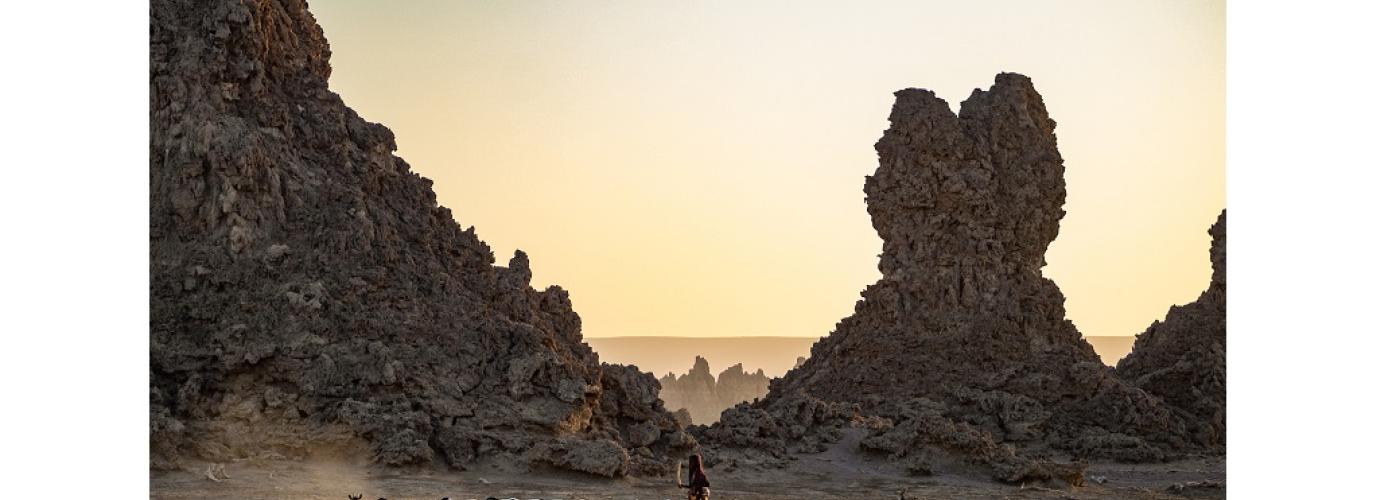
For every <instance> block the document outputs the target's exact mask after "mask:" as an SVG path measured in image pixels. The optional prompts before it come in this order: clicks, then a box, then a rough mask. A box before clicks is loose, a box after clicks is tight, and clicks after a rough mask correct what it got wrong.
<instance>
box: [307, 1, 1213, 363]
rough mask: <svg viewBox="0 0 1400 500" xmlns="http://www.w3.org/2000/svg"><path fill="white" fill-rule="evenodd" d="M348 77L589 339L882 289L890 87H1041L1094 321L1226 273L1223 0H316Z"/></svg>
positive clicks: (729, 329) (1057, 265)
mask: <svg viewBox="0 0 1400 500" xmlns="http://www.w3.org/2000/svg"><path fill="white" fill-rule="evenodd" d="M310 4H311V10H312V12H313V13H314V14H315V15H316V17H317V19H318V20H319V22H320V23H321V26H322V27H323V29H324V30H325V33H326V37H327V38H328V39H329V40H330V43H331V49H332V57H331V66H332V68H333V71H332V75H331V80H330V84H331V89H332V90H334V91H336V92H338V93H340V94H341V96H342V97H343V98H344V100H345V102H346V103H347V104H348V105H350V106H351V107H352V108H354V109H355V110H356V111H357V112H359V114H360V115H361V116H363V117H364V118H366V119H368V120H370V121H375V122H380V123H383V124H385V125H387V126H388V127H389V128H391V129H392V130H393V131H394V133H395V136H396V138H397V142H398V146H399V151H398V154H399V155H400V156H401V157H403V158H404V159H405V160H407V161H408V162H409V163H410V164H411V165H412V168H413V170H414V171H416V172H418V173H419V174H422V175H423V176H425V177H428V178H430V179H432V180H433V181H434V189H435V191H436V192H437V195H438V201H439V202H440V203H441V204H442V205H444V206H446V207H448V208H451V209H452V211H453V214H454V216H455V217H456V218H457V220H458V222H460V223H461V224H462V225H463V227H464V228H465V227H466V226H475V227H476V228H477V234H478V235H480V236H481V238H482V239H483V240H485V241H486V242H487V243H488V244H490V245H491V247H492V248H493V249H494V251H495V255H496V257H497V260H498V261H499V263H500V264H501V265H504V263H505V261H506V260H508V259H509V257H510V255H511V253H512V252H513V251H514V250H515V249H517V248H518V249H522V250H524V251H525V252H527V253H528V254H529V255H530V265H531V269H532V270H533V271H534V278H533V285H534V286H535V287H536V288H539V289H543V288H544V287H547V286H549V285H553V284H557V285H561V286H563V287H564V288H566V289H567V290H569V292H570V297H571V299H572V301H573V305H574V309H575V311H577V312H578V313H579V315H580V316H581V317H582V318H583V334H584V336H585V337H616V336H634V335H666V336H751V335H765V336H801V337H815V336H823V335H826V334H827V333H829V332H830V331H831V329H832V328H833V327H834V326H835V324H836V322H837V321H839V320H840V319H841V318H843V317H846V316H848V315H850V314H851V313H852V312H853V311H854V305H855V303H856V301H857V300H858V299H859V298H860V292H861V290H863V289H864V288H865V287H866V286H868V285H870V284H872V283H874V282H875V281H876V280H878V279H879V272H878V271H877V270H876V263H877V261H878V256H879V253H880V240H879V238H878V237H877V236H876V234H875V231H874V229H873V228H872V227H871V225H870V219H869V216H868V215H867V213H866V211H865V203H864V193H863V192H862V187H863V183H864V178H865V176H867V175H870V174H871V173H873V172H874V170H875V168H876V167H877V166H878V159H877V157H876V155H875V150H874V147H873V145H874V143H875V141H876V140H878V139H879V137H880V135H881V134H882V133H883V131H884V130H885V129H886V128H887V126H888V120H887V118H888V116H889V111H890V106H891V105H892V104H893V102H894V96H893V93H894V92H895V91H896V90H899V89H902V88H907V87H919V88H925V89H929V90H932V91H934V92H936V93H937V94H938V95H939V96H940V97H942V98H944V99H946V100H947V101H949V103H950V104H951V105H952V106H953V107H954V109H955V110H956V109H957V108H958V105H959V103H960V102H961V101H962V100H964V99H966V98H967V96H968V95H969V94H970V93H971V92H972V90H973V89H975V88H983V89H985V88H987V87H988V86H990V85H991V83H992V81H993V79H994V78H995V76H996V74H997V73H999V72H1003V71H1012V72H1017V73H1022V74H1025V75H1027V76H1030V77H1031V79H1032V80H1033V82H1034V84H1035V87H1036V89H1037V90H1038V91H1039V92H1040V94H1041V95H1042V96H1043V98H1044V100H1045V103H1046V107H1047V108H1048V109H1049V111H1050V116H1051V117H1052V118H1053V119H1054V120H1055V121H1056V122H1057V123H1058V124H1059V126H1058V128H1057V129H1056V134H1057V136H1058V139H1059V146H1060V152H1061V155H1062V156H1063V157H1064V159H1065V177H1066V184H1067V189H1068V192H1069V195H1068V200H1067V202H1066V205H1065V210H1066V212H1067V214H1066V216H1065V218H1064V220H1063V221H1061V229H1060V236H1059V238H1058V239H1057V240H1056V241H1055V242H1054V243H1052V244H1051V245H1050V250H1049V253H1048V255H1047V262H1048V265H1047V266H1046V267H1045V269H1044V273H1045V275H1046V276H1048V277H1050V278H1051V279H1053V280H1054V281H1055V282H1056V283H1057V284H1058V285H1059V287H1060V289H1061V291H1063V292H1064V295H1065V296H1066V302H1065V306H1066V309H1067V313H1068V316H1069V318H1070V319H1071V320H1073V321H1074V323H1075V324H1076V325H1077V326H1078V328H1079V330H1080V331H1081V332H1082V333H1083V334H1085V335H1094V336H1113V335H1136V334H1137V333H1139V332H1141V331H1142V330H1144V329H1145V328H1146V327H1147V326H1148V325H1149V324H1151V323H1152V321H1154V320H1159V319H1162V318H1163V317H1164V316H1165V314H1166V312H1167V309H1168V308H1169V307H1170V306H1172V305H1173V304H1185V303H1187V302H1190V301H1192V300H1194V299H1195V298H1196V296H1197V295H1199V294H1200V292H1201V291H1202V290H1204V289H1205V287H1206V285H1207V283H1208V282H1209V278H1210V262H1209V258H1208V253H1207V252H1208V248H1209V243H1210V240H1209V237H1208V236H1207V235H1206V229H1207V228H1208V227H1209V226H1210V224H1211V223H1212V222H1213V221H1214V220H1215V217H1216V215H1217V214H1219V212H1220V210H1221V209H1222V208H1224V207H1225V19H1224V17H1225V10H1224V2H1223V1H1202V0H1135V1H1131V2H1124V1H1121V0H1104V1H1069V0H1065V1H1039V0H1032V1H965V2H956V3H955V2H930V1H919V2H820V1H813V2H801V3H796V2H765V1H756V2H749V1H742V2H741V1H724V2H679V1H674V2H672V1H665V2H663V1H609V2H601V1H600V2H562V1H560V2H544V1H513V2H484V1H483V2H435V1H403V0H401V1H395V2H380V1H371V0H311V1H310Z"/></svg>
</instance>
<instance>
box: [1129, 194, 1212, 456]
mask: <svg viewBox="0 0 1400 500" xmlns="http://www.w3.org/2000/svg"><path fill="white" fill-rule="evenodd" d="M1210 236H1211V244H1210V264H1211V269H1212V272H1211V277H1210V286H1209V287H1208V288H1206V290H1205V291H1204V292H1202V293H1201V296H1200V297H1199V298H1197V299H1196V301H1195V302H1192V303H1190V304H1186V305H1184V306H1173V307H1172V308H1171V310H1170V311H1168V312H1167V317H1166V319H1165V320H1164V321H1160V322H1155V321H1154V322H1153V323H1152V326H1150V327H1148V328H1147V331H1144V332H1142V334H1140V335H1138V337H1137V340H1136V341H1135V342H1134V343H1133V351H1132V352H1131V353H1129V354H1128V356H1127V357H1125V358H1123V360H1122V361H1120V362H1119V363H1118V368H1117V372H1118V375H1119V376H1121V377H1122V378H1123V379H1125V380H1127V381H1129V382H1132V383H1133V384H1135V385H1137V386H1138V387H1141V388H1143V389H1144V390H1146V391H1147V392H1150V393H1152V394H1153V395H1156V396H1158V397H1161V398H1162V399H1163V400H1165V401H1166V402H1167V403H1168V404H1170V405H1171V406H1172V407H1173V408H1175V409H1178V410H1179V411H1182V412H1185V413H1187V414H1189V415H1191V416H1192V417H1194V418H1192V419H1189V420H1188V421H1189V422H1190V425H1191V431H1192V437H1193V439H1194V440H1195V441H1196V442H1198V443H1201V444H1204V445H1207V446H1210V447H1213V448H1219V449H1220V450H1224V447H1225V212H1224V211H1221V212H1220V217H1219V218H1217V219H1216V221H1215V224H1214V225H1212V226H1211V227H1210Z"/></svg>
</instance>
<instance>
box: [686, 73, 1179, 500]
mask: <svg viewBox="0 0 1400 500" xmlns="http://www.w3.org/2000/svg"><path fill="white" fill-rule="evenodd" d="M895 97H896V99H895V104H894V107H893V109H892V111H891V113H890V128H889V129H888V130H886V131H885V134H884V136H883V137H882V138H881V139H880V140H879V142H877V143H876V145H875V149H876V151H877V153H878V154H879V159H880V161H879V163H880V165H879V168H878V169H876V171H875V173H874V175H872V176H870V177H868V178H867V179H866V183H865V193H866V202H867V206H868V211H869V213H870V216H871V221H872V222H873V224H874V226H875V230H876V232H877V233H878V234H879V235H880V237H881V238H882V239H883V240H884V248H883V252H882V254H881V256H880V263H879V268H880V271H881V273H882V275H883V277H882V278H881V279H880V280H879V281H878V282H877V283H875V284H873V285H871V286H870V287H868V288H867V289H866V290H865V291H864V292H863V293H862V300H861V301H860V302H858V303H857V304H856V308H855V313H854V314H853V315H852V316H850V317H848V318H846V319H844V320H842V321H841V322H840V323H839V324H837V326H836V329H835V330H834V331H833V332H832V333H831V334H830V335H829V336H827V337H825V338H823V339H821V340H820V341H818V342H817V344H816V345H814V346H813V348H812V355H811V357H810V359H808V360H807V361H806V362H804V363H802V364H801V365H800V366H798V367H796V368H795V369H793V371H791V372H789V373H788V374H787V375H786V376H784V377H782V378H779V379H776V380H774V381H773V383H772V385H771V387H770V389H771V392H770V394H769V395H768V396H767V397H766V398H765V400H763V401H762V402H760V403H759V404H757V405H753V406H751V407H747V406H741V407H740V408H736V409H735V410H731V411H727V412H725V413H724V415H723V418H722V419H721V421H720V422H719V423H718V424H717V425H716V426H713V427H709V428H702V429H699V430H698V431H697V432H698V433H699V435H700V436H701V437H702V442H704V443H705V444H706V445H707V446H712V447H715V446H718V447H726V446H731V447H732V446H741V445H736V444H735V443H739V442H742V441H753V440H754V436H765V435H775V434H777V435H784V436H783V437H785V438H786V439H787V440H788V442H789V443H792V442H796V443H802V444H803V445H804V446H803V447H807V448H810V447H812V446H816V447H821V446H823V443H831V442H834V441H832V436H830V435H829V433H827V434H828V435H825V436H823V435H821V434H820V433H818V434H813V433H812V432H811V430H810V429H811V427H810V426H802V428H800V429H796V430H793V429H786V430H784V429H776V430H775V429H763V428H762V426H757V427H756V426H755V425H754V424H753V422H764V421H766V420H767V419H770V417H771V419H772V420H774V421H777V422H779V424H778V425H779V427H781V426H782V425H783V424H782V422H784V421H786V420H790V419H791V418H793V417H792V416H791V415H790V414H789V415H782V416H774V415H772V413H774V412H780V411H788V412H789V413H790V410H789V409H790V408H792V407H793V404H792V403H791V402H792V401H807V400H809V399H815V400H818V401H821V402H824V403H827V404H837V403H840V404H848V405H854V406H853V407H852V409H851V410H849V412H848V411H847V410H844V409H843V410H842V411H840V412H835V413H834V414H835V415H836V418H847V417H846V416H845V414H846V413H853V414H856V415H858V416H859V417H858V418H854V419H851V420H852V421H853V422H854V421H859V422H860V423H861V425H862V426H863V427H865V428H866V429H867V437H866V438H864V440H863V442H862V445H863V446H865V447H866V448H868V449H874V450H883V451H887V452H890V453H891V454H892V455H894V456H896V457H900V458H901V459H905V460H907V461H908V462H909V463H910V464H911V469H915V470H919V469H927V467H928V466H927V464H928V463H931V460H932V457H930V456H927V454H928V453H930V452H933V451H936V452H938V453H943V452H953V453H956V454H959V455H961V456H964V457H968V459H969V461H971V462H974V463H979V464H984V465H988V466H990V467H991V468H992V469H993V471H994V475H995V476H996V477H998V478H1001V479H1004V480H1008V481H1019V480H1024V479H1028V478H1031V479H1034V478H1043V479H1044V478H1053V477H1062V476H1065V475H1071V476H1072V475H1073V474H1072V471H1070V472H1066V471H1065V470H1062V468H1061V467H1059V466H1058V465H1057V464H1053V463H1050V462H1044V461H1034V460H1029V459H1026V458H1023V454H1018V453H1017V452H1015V451H1014V450H1016V449H1019V450H1021V451H1022V452H1025V451H1027V450H1029V451H1031V452H1033V453H1034V454H1037V455H1045V454H1048V453H1059V454H1068V455H1070V456H1072V457H1098V458H1111V459H1119V460H1160V459H1163V458H1167V457H1169V456H1173V455H1174V454H1176V453H1177V452H1179V451H1180V450H1185V449H1190V448H1191V447H1192V443H1191V442H1190V441H1189V436H1188V431H1187V424H1186V422H1185V421H1184V419H1183V416H1182V415H1181V414H1179V413H1178V412H1174V411H1173V410H1172V409H1171V408H1169V407H1168V405H1166V404H1165V403H1164V402H1163V401H1162V400H1161V399H1159V398H1157V397H1154V396H1151V395H1149V394H1148V393H1146V392H1144V391H1143V390H1141V389H1138V388H1136V387H1133V386H1131V385H1129V384H1126V383H1124V382H1123V381H1121V380H1119V379H1117V378H1116V377H1114V376H1113V375H1112V373H1111V371H1110V369H1108V368H1107V367H1105V366H1104V365H1103V364H1102V363H1101V362H1100V360H1099V357H1098V356H1097V355H1096V354H1095V353H1094V350H1093V349H1092V348H1091V347H1090V345H1089V344H1088V343H1087V342H1085V340H1084V338H1083V337H1082V336H1081V335H1080V333H1079V332H1078V331H1077V330H1076V329H1075V327H1074V325H1073V324H1072V323H1071V322H1070V321H1068V320H1067V319H1065V314H1064V307H1063V303H1064V297H1063V296H1062V295H1061V294H1060V291H1059V289H1058V287H1056V286H1055V284H1054V283H1053V282H1051V281H1050V280H1049V279H1047V278H1045V277H1044V276H1042V275H1041V271H1040V269H1041V267H1043V266H1044V265H1045V250H1046V248H1047V247H1048V245H1049V244H1050V242H1051V241H1052V240H1054V238H1055V236H1056V235H1057V234H1058V232H1059V220H1060V218H1061V217H1062V216H1063V215H1064V211H1063V209H1062V208H1061V207H1062V205H1063V204H1064V200H1065V184H1064V165H1063V160H1062V159H1061V157H1060V154H1059V152H1058V150H1057V147H1056V139H1055V134H1054V129H1055V122H1054V121H1053V120H1051V119H1050V117H1049V115H1048V113H1047V112H1046V109H1045V106H1044V104H1043V102H1042V100H1041V97H1040V95H1039V94H1038V93H1037V92H1036V91H1035V89H1034V88H1033V87H1032V85H1031V81H1030V79H1029V78H1026V77H1024V76H1021V75H1017V74H1009V73H1003V74H1000V75H998V76H997V78H996V82H995V85H993V86H992V87H991V88H990V89H989V90H987V91H982V90H980V89H979V90H976V91H974V92H973V93H972V96H971V97H969V98H968V99H967V100H966V101H964V102H963V103H962V107H961V110H960V112H959V113H957V114H954V113H953V112H952V110H951V109H950V108H949V106H948V103H947V102H945V101H944V100H942V99H940V98H938V97H936V96H935V95H934V94H933V93H932V92H929V91H926V90H919V89H905V90H901V91H899V92H897V93H896V94H895ZM803 404H805V405H807V406H812V404H811V403H803ZM765 412H767V413H769V415H762V413H765ZM890 433H894V435H895V436H897V437H896V438H891V437H890V436H891V434H890ZM735 436H742V439H735ZM1009 444H1014V445H1015V448H1014V449H1012V448H1007V447H1006V445H1009Z"/></svg>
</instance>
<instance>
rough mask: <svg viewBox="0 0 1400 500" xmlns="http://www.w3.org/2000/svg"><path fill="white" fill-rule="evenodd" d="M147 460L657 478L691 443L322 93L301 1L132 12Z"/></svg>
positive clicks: (315, 37)
mask: <svg viewBox="0 0 1400 500" xmlns="http://www.w3.org/2000/svg"><path fill="white" fill-rule="evenodd" d="M150 12H151V19H150V21H151V26H150V36H151V68H150V106H151V108H150V109H151V110H150V113H151V114H150V127H151V129H150V134H151V150H150V154H151V164H150V176H151V179H150V181H151V183H150V186H151V190H150V237H151V269H150V273H151V288H150V301H151V325H150V326H151V332H150V340H151V365H150V379H151V384H150V412H151V447H152V448H151V449H152V452H151V453H152V454H151V460H152V465H153V466H155V467H173V466H175V465H176V464H177V462H178V460H179V459H180V458H182V457H198V458H201V459H207V460H216V461H223V460H230V459H234V458H241V457H253V456H269V455H282V456H306V455H311V454H316V453H333V452H341V453H352V454H360V455H367V456H371V457H373V458H374V459H375V460H376V461H378V462H381V463H384V464H389V465H404V464H416V463H427V462H439V461H440V462H445V463H447V464H448V465H452V466H462V465H465V464H466V463H468V462H471V461H472V460H474V459H476V458H477V457H478V456H482V455H489V454H509V455H511V456H529V457H530V458H531V459H533V460H535V461H538V462H541V463H547V464H553V465H557V466H561V467H568V468H573V469H578V470H583V471H587V472H592V473H596V474H602V475H621V474H627V473H665V472H667V468H666V466H665V465H666V459H665V456H664V455H665V454H666V453H668V452H673V451H675V452H681V451H684V450H685V449H687V448H689V447H690V446H692V445H693V440H691V439H690V438H689V436H687V435H686V434H685V433H684V431H683V430H682V429H681V428H680V426H679V424H678V423H677V422H676V421H675V419H674V418H673V417H672V416H671V415H670V414H668V413H667V412H666V411H665V410H664V409H663V408H662V404H661V402H660V400H659V399H658V398H657V394H658V392H659V390H660V386H659V384H658V382H657V381H656V380H655V379H654V378H652V377H651V376H650V375H647V374H644V373H641V372H639V371H638V370H636V369H635V368H632V367H626V368H624V367H617V366H610V365H601V364H600V363H599V362H598V359H597V356H596V355H595V354H594V353H593V352H592V351H591V350H590V349H589V348H588V347H587V346H585V345H584V344H583V343H582V338H581V335H580V319H579V317H578V315H577V314H575V313H574V312H573V310H572V309H571V306H570V301H569V295H568V293H567V292H565V291H564V290H563V289H561V288H559V287H557V286H551V287H549V288H548V289H546V290H543V291H538V290H535V289H533V288H531V287H530V278H531V276H530V268H529V260H528V258H527V257H526V255H525V254H524V253H523V252H519V251H517V252H515V254H514V256H513V257H512V258H511V259H510V261H509V263H508V264H507V265H506V266H498V265H495V262H496V260H495V257H494V255H493V252H492V250H491V249H490V247H488V246H487V245H486V244H485V243H483V242H482V241H480V240H479V239H478V238H477V235H476V234H475V232H474V230H473V229H471V228H468V229H467V230H465V231H463V230H462V229H461V228H460V227H459V226H458V224H457V223H456V222H455V221H454V219H453V217H452V213H451V211H450V210H448V209H447V208H444V207H441V206H439V205H438V204H437V200H436V197H435V195H434V194H433V191H432V183H431V181H429V180H427V179H424V178H422V177H420V176H418V175H417V174H415V173H413V172H412V171H410V170H409V166H408V164H406V163H405V162H404V161H403V160H401V159H399V158H398V157H396V156H394V155H393V151H394V150H395V144H394V136H393V134H392V133H391V132H390V131H389V129H387V128H385V127H384V126H382V125H379V124H376V123H370V122H367V121H365V120H363V119H361V118H360V117H359V116H358V115H357V114H356V113H355V112H354V111H353V110H351V109H349V108H348V107H346V106H345V104H344V103H343V102H342V101H341V99H340V97H339V96H337V95H336V94H335V93H333V92H331V91H330V90H328V89H327V83H326V82H327V78H328V77H329V75H330V71H331V67H330V63H329V61H330V47H329V46H328V44H327V42H326V40H325V38H324V36H323V35H322V32H321V29H320V27H319V26H318V25H317V24H316V22H315V19H314V18H313V17H312V16H311V14H310V13H309V12H308V11H307V6H306V4H305V3H304V1H302V0H280V1H263V2H244V1H237V0H222V1H199V2H196V1H187V0H186V1H180V0H157V1H155V2H154V3H152V5H151V11H150Z"/></svg>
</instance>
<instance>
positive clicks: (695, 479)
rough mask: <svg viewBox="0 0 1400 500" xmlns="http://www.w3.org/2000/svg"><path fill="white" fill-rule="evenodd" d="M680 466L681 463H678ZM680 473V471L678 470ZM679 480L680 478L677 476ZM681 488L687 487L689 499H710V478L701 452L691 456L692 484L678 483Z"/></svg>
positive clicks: (677, 472)
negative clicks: (706, 472)
mask: <svg viewBox="0 0 1400 500" xmlns="http://www.w3.org/2000/svg"><path fill="white" fill-rule="evenodd" d="M677 467H679V464H677ZM676 475H677V476H679V475H680V471H679V470H678V471H676ZM676 479H677V480H679V479H680V478H679V477H677V478H676ZM676 486H680V487H681V488H687V489H689V491H688V492H687V493H686V498H687V499H688V500H710V478H709V476H706V475H705V461H704V460H702V459H701V458H700V454H698V453H697V454H694V455H691V456H690V484H678V485H676Z"/></svg>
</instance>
